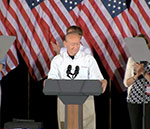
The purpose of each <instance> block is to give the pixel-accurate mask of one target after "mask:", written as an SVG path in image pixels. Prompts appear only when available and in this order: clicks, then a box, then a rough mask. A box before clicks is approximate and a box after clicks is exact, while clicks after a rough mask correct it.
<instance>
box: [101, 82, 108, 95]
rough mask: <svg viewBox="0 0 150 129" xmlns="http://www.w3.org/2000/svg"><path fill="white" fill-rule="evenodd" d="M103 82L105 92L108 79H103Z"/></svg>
mask: <svg viewBox="0 0 150 129" xmlns="http://www.w3.org/2000/svg"><path fill="white" fill-rule="evenodd" d="M101 83H102V93H104V92H105V90H106V87H107V80H106V79H104V80H101Z"/></svg>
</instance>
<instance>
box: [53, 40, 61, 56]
mask: <svg viewBox="0 0 150 129" xmlns="http://www.w3.org/2000/svg"><path fill="white" fill-rule="evenodd" d="M51 44H52V47H53V50H54V51H55V52H56V54H59V53H60V45H59V43H58V41H56V43H54V42H52V41H51Z"/></svg>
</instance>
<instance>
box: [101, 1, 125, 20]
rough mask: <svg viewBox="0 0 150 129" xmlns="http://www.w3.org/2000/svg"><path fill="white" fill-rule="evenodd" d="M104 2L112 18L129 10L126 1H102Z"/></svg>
mask: <svg viewBox="0 0 150 129" xmlns="http://www.w3.org/2000/svg"><path fill="white" fill-rule="evenodd" d="M102 2H103V4H104V6H105V8H106V9H107V11H108V12H109V13H110V15H111V16H112V18H114V17H116V16H117V15H119V14H120V13H121V12H122V11H124V10H125V9H126V8H127V6H126V0H102Z"/></svg>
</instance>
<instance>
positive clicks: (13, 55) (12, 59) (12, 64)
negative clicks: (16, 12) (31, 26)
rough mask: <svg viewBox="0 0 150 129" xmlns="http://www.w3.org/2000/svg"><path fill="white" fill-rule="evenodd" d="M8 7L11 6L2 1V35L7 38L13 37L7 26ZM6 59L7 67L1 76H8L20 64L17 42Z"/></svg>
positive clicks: (0, 14) (0, 27)
mask: <svg viewBox="0 0 150 129" xmlns="http://www.w3.org/2000/svg"><path fill="white" fill-rule="evenodd" d="M4 6H5V7H4ZM8 6H9V5H8V2H7V0H5V1H0V35H5V36H10V35H11V33H10V31H9V30H8V29H7V26H6V24H5V23H6V22H7V19H6V16H7V9H8ZM6 58H7V61H6V67H5V69H3V71H2V72H1V73H0V74H1V76H3V75H6V74H7V73H8V72H9V71H10V70H12V69H14V68H16V66H17V65H18V64H19V61H18V57H17V51H16V46H15V42H14V44H13V45H12V46H11V48H10V49H9V50H8V52H7V54H6Z"/></svg>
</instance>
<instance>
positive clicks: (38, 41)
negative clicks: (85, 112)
mask: <svg viewBox="0 0 150 129" xmlns="http://www.w3.org/2000/svg"><path fill="white" fill-rule="evenodd" d="M4 7H5V8H6V6H4ZM6 9H7V8H6ZM128 15H129V14H128V10H127V8H126V1H125V0H32V1H31V0H10V6H9V8H8V15H7V20H8V22H7V25H8V27H9V28H10V31H11V33H13V34H14V35H16V37H17V40H16V44H17V48H18V50H19V51H20V53H21V55H22V57H23V58H24V60H25V62H26V64H27V66H28V67H29V71H30V74H31V75H32V76H33V77H34V78H36V79H37V80H40V79H42V78H43V77H45V76H46V75H47V73H48V71H49V66H50V60H51V59H52V57H53V55H54V53H53V50H52V48H51V44H50V41H56V40H57V41H59V42H60V43H61V45H62V42H63V38H64V35H65V33H66V29H67V28H68V27H69V26H70V25H78V26H81V28H82V29H83V31H84V35H83V38H82V41H81V42H82V44H83V45H84V46H86V47H91V48H94V49H95V50H96V52H97V53H98V55H99V57H100V59H101V61H102V63H103V65H104V67H105V68H106V70H107V73H108V74H109V76H110V78H111V79H112V80H113V82H114V83H115V85H116V86H117V88H118V90H119V91H123V90H124V89H125V87H124V85H123V83H122V82H123V76H124V69H125V65H126V61H127V58H128V53H127V52H126V48H125V42H124V38H125V37H132V27H131V26H130V22H129V19H128Z"/></svg>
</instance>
